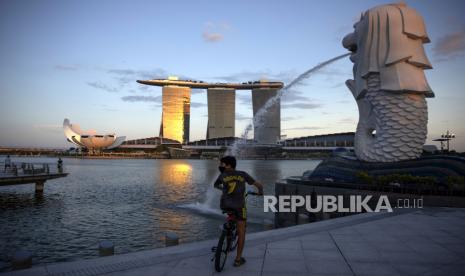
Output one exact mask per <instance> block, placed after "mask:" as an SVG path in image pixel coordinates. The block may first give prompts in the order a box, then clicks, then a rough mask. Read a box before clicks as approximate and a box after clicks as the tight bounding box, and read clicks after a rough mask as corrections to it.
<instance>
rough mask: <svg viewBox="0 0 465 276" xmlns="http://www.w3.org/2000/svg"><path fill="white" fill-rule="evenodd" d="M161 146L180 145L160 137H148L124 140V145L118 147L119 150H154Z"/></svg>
mask: <svg viewBox="0 0 465 276" xmlns="http://www.w3.org/2000/svg"><path fill="white" fill-rule="evenodd" d="M161 144H172V145H176V144H178V145H179V144H180V143H179V142H178V141H176V140H172V139H168V138H162V137H148V138H139V139H134V140H126V141H124V143H123V144H122V145H121V146H119V148H127V149H141V150H144V149H155V148H157V147H158V146H159V145H161Z"/></svg>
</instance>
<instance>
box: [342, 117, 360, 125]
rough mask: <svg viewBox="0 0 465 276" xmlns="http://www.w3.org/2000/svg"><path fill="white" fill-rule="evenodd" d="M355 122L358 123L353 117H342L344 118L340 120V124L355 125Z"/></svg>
mask: <svg viewBox="0 0 465 276" xmlns="http://www.w3.org/2000/svg"><path fill="white" fill-rule="evenodd" d="M355 123H356V121H355V119H354V118H352V117H347V118H342V119H340V120H339V121H338V124H350V125H353V124H355Z"/></svg>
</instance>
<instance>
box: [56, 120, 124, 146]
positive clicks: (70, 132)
mask: <svg viewBox="0 0 465 276" xmlns="http://www.w3.org/2000/svg"><path fill="white" fill-rule="evenodd" d="M63 130H64V132H65V136H66V138H67V139H68V141H69V142H71V143H73V144H75V145H76V146H79V147H83V148H88V149H91V150H99V149H112V148H116V147H118V146H120V145H121V144H122V143H123V142H124V140H125V139H126V136H120V137H116V136H115V134H105V135H102V134H97V132H96V131H95V130H87V131H84V130H82V129H81V128H80V127H79V125H77V124H71V123H70V121H69V120H68V119H65V120H64V121H63Z"/></svg>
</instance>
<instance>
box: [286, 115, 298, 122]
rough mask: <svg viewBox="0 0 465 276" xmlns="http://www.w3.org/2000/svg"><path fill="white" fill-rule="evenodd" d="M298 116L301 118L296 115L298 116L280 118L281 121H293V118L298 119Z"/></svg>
mask: <svg viewBox="0 0 465 276" xmlns="http://www.w3.org/2000/svg"><path fill="white" fill-rule="evenodd" d="M300 118H302V117H300V116H298V117H282V118H281V121H283V122H286V121H294V120H298V119H300Z"/></svg>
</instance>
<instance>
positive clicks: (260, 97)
mask: <svg viewBox="0 0 465 276" xmlns="http://www.w3.org/2000/svg"><path fill="white" fill-rule="evenodd" d="M277 93H278V90H277V89H273V88H255V89H252V105H253V116H254V140H255V141H257V142H258V143H260V144H276V143H277V142H278V140H279V139H280V135H281V101H280V100H279V99H275V100H274V101H273V102H272V104H271V105H270V106H269V108H267V109H266V112H263V113H262V114H261V116H259V117H257V116H256V115H257V112H258V111H259V110H260V109H262V108H264V106H265V104H266V103H267V102H268V100H270V99H271V98H273V97H275V96H276V95H277Z"/></svg>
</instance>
